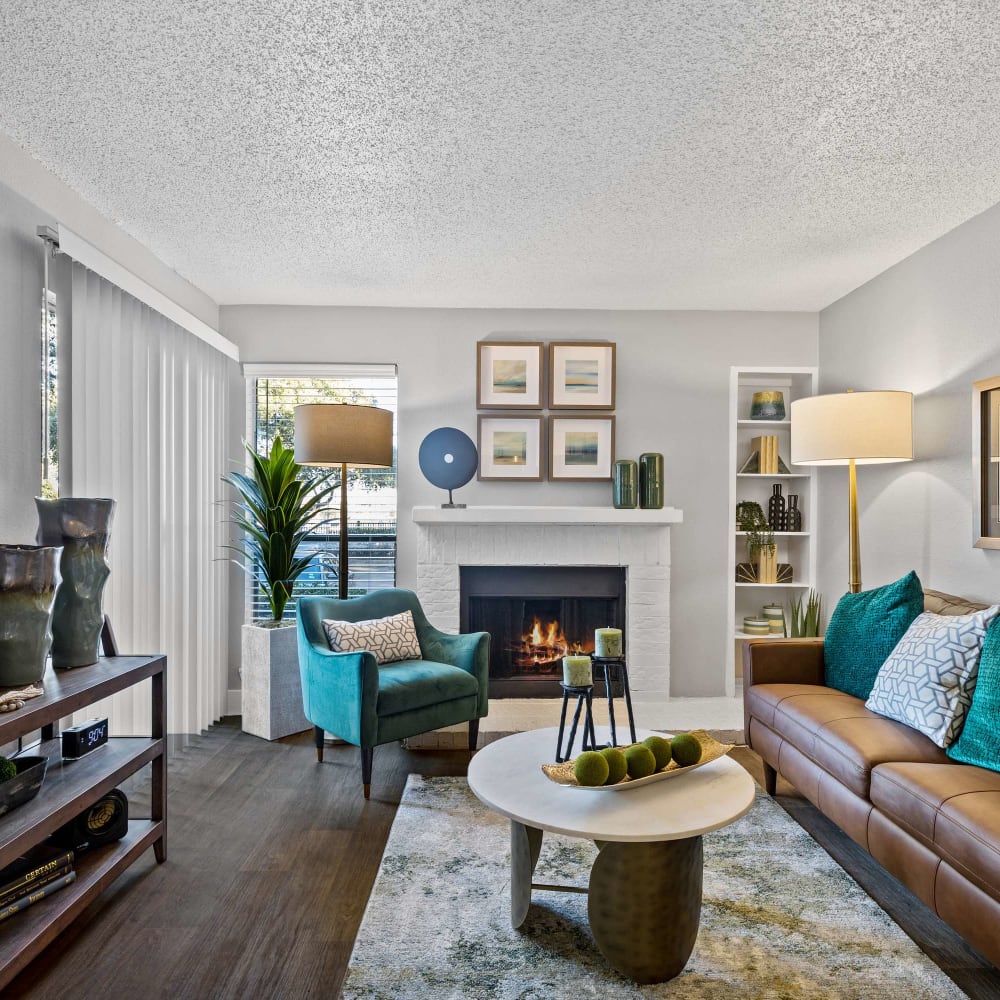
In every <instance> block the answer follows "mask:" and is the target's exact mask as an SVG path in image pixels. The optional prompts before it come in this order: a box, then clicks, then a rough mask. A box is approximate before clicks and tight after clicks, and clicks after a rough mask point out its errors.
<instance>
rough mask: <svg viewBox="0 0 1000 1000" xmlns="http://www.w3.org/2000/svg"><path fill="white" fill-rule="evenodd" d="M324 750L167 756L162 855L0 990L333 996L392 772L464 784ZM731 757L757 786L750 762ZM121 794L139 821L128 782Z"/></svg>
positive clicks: (936, 955)
mask: <svg viewBox="0 0 1000 1000" xmlns="http://www.w3.org/2000/svg"><path fill="white" fill-rule="evenodd" d="M325 757H326V759H325V761H324V763H323V764H322V765H317V764H316V758H315V751H314V749H313V746H312V736H311V733H303V734H301V735H299V736H294V737H290V738H288V739H286V740H282V741H279V742H277V743H267V742H265V741H264V740H260V739H257V738H256V737H253V736H247V735H245V734H243V733H241V732H240V730H239V727H238V724H237V720H226V722H224V723H223V724H220V725H218V726H215V727H213V729H212V730H210V731H209V732H208V733H206V734H203V735H202V736H199V737H194V738H191V739H190V740H189V741H188V742H187V743H186V745H184V746H183V747H180V748H178V749H175V750H174V751H173V752H172V753H171V757H170V775H169V789H170V810H169V815H170V826H169V855H168V859H167V862H166V863H165V864H164V865H159V866H158V865H156V864H155V862H154V861H153V858H152V852H151V851H150V852H148V856H147V857H145V858H143V859H142V860H141V861H140V862H139V863H137V864H136V865H135V866H133V867H132V868H131V869H129V871H128V872H126V873H125V875H124V876H122V877H121V878H120V879H119V880H118V881H117V882H116V883H115V884H114V885H113V886H112V887H111V888H110V889H108V890H107V891H106V892H105V893H104V895H103V896H102V897H101V898H100V899H99V900H98V902H96V903H95V904H94V905H93V906H92V907H91V908H90V910H88V911H87V912H86V913H85V914H84V915H83V916H82V917H81V918H80V919H79V920H77V921H76V922H75V923H74V924H73V925H72V926H71V927H70V928H69V929H68V930H67V931H66V932H65V933H64V934H63V936H62V937H61V938H60V940H59V941H58V942H57V943H56V944H54V945H53V946H52V947H51V948H49V949H48V950H47V951H46V952H45V953H44V954H43V955H42V956H41V957H40V958H38V959H37V960H36V961H35V962H34V963H32V965H30V966H29V967H28V968H27V969H26V970H25V971H24V972H23V973H22V974H21V975H20V976H19V977H18V978H17V979H16V980H15V981H14V982H13V983H12V984H11V985H10V987H8V989H7V990H5V991H4V992H3V996H4V997H5V998H15V997H31V998H38V1000H41V998H60V1000H63V998H65V997H77V998H81V1000H89V998H98V997H100V998H107V1000H118V998H129V1000H146V998H160V997H163V998H167V997H169V998H175V1000H186V998H198V1000H207V998H211V1000H215V998H241V1000H242V998H254V1000H257V998H260V1000H268V998H285V997H288V998H301V997H336V996H338V995H339V992H340V987H341V984H342V982H343V978H344V975H345V972H346V969H347V962H348V959H349V957H350V954H351V948H352V945H353V941H354V937H355V934H356V932H357V929H358V926H359V925H360V922H361V918H362V914H363V913H364V908H365V903H366V901H367V899H368V895H369V892H370V890H371V887H372V883H373V882H374V879H375V875H376V873H377V871H378V866H379V862H380V860H381V856H382V849H383V847H384V845H385V841H386V838H387V837H388V833H389V828H390V827H391V825H392V820H393V816H394V815H395V811H396V806H397V804H398V802H399V799H400V797H401V795H402V791H403V786H404V784H405V782H406V776H407V774H409V773H410V772H417V773H419V774H424V775H464V774H465V770H466V767H467V765H468V761H469V754H468V753H464V752H461V751H454V750H450V751H407V750H405V749H403V748H402V747H400V746H398V745H395V744H392V745H388V746H385V747H380V748H378V750H377V751H376V754H375V773H374V780H373V784H372V797H371V799H370V800H369V801H368V802H366V801H365V800H364V799H363V798H362V795H361V778H360V773H359V771H360V767H359V761H358V751H357V749H355V748H353V747H348V746H342V745H340V746H335V747H328V748H327V749H326V753H325ZM736 757H737V759H738V760H739V761H740V763H741V764H743V765H744V766H745V767H746V768H747V769H748V770H749V771H750V772H751V773H752V774H753V775H754V776H755V778H757V780H758V781H760V778H761V774H760V762H759V759H758V758H757V757H756V755H754V754H753V753H751V752H750V751H748V750H745V749H740V750H737V751H736ZM127 791H128V793H129V794H130V802H131V804H132V806H133V814H135V815H139V814H140V812H141V809H142V806H143V799H144V789H143V788H142V787H141V786H136V787H135V788H129V789H127ZM779 796H780V799H779V801H781V803H782V805H783V806H784V807H785V808H786V809H787V810H788V811H789V813H790V814H791V815H792V816H794V817H795V818H796V819H797V820H798V821H799V822H800V823H801V824H802V825H803V826H804V827H805V828H806V829H807V830H809V832H810V833H811V834H812V835H813V836H814V837H815V838H816V839H817V840H818V841H819V842H820V843H821V844H823V846H824V847H825V848H826V849H827V850H828V851H829V852H830V853H831V854H832V855H833V856H834V857H835V858H836V859H837V860H838V861H839V862H840V863H841V864H842V865H843V866H844V867H845V868H846V869H847V870H848V871H849V872H850V873H851V874H852V875H853V876H854V877H855V878H856V879H857V880H858V881H859V882H860V883H861V884H862V885H863V886H864V887H865V888H866V889H867V890H868V891H869V892H870V893H871V894H872V895H874V896H875V898H876V899H878V901H879V902H880V903H881V904H882V905H883V906H884V907H885V908H886V909H887V910H888V911H889V913H890V914H891V915H892V916H893V918H894V919H895V920H896V921H897V922H898V923H900V925H901V926H903V927H904V929H905V930H907V932H908V933H910V935H911V936H912V937H914V939H915V940H917V942H918V943H919V944H920V945H921V946H922V947H923V948H924V950H925V951H927V952H928V954H930V956H931V957H932V958H933V959H934V960H935V961H936V962H937V963H938V964H939V965H940V966H941V967H942V968H943V969H944V970H945V972H947V973H948V974H949V975H950V976H951V977H952V978H953V979H954V980H955V982H956V983H957V984H958V985H959V986H960V987H961V988H962V989H963V990H965V992H966V993H967V994H968V995H969V996H970V997H972V998H973V1000H990V998H994V1000H995V998H1000V972H998V971H997V970H996V969H994V968H993V967H992V966H990V965H988V964H987V963H985V962H984V961H983V960H982V959H980V958H979V957H978V956H977V955H976V954H975V953H974V952H972V951H971V950H970V949H969V948H968V947H967V946H965V945H964V944H963V942H962V941H961V940H960V939H959V938H958V937H957V936H956V935H955V934H953V933H952V932H951V931H950V930H949V929H948V928H947V927H946V926H945V925H944V924H942V923H941V921H939V920H938V919H937V918H936V917H935V916H934V915H933V914H931V913H930V912H929V911H927V910H926V908H924V907H923V906H922V904H920V903H919V902H917V901H916V900H915V898H914V897H913V896H911V895H910V893H909V892H907V891H906V890H905V889H903V888H902V887H901V886H899V884H898V883H897V882H895V880H893V879H892V878H891V877H890V876H888V875H885V874H884V873H883V872H882V870H881V868H879V867H878V865H876V864H875V863H874V862H872V861H871V859H870V858H868V856H867V854H865V853H864V852H863V851H862V850H861V849H860V848H858V847H856V846H855V845H854V844H853V842H852V841H850V840H849V839H848V838H847V837H846V836H844V835H843V834H841V833H840V831H839V830H837V829H836V828H835V827H833V826H832V824H830V823H828V822H827V821H826V820H825V819H824V818H823V817H822V816H821V815H820V814H819V813H818V812H816V810H815V809H813V808H812V807H811V806H810V805H809V804H808V803H807V802H805V801H804V800H802V799H799V798H796V797H795V796H794V793H793V792H792V790H791V789H790V788H789V787H788V786H783V785H782V786H779ZM0 932H2V931H0Z"/></svg>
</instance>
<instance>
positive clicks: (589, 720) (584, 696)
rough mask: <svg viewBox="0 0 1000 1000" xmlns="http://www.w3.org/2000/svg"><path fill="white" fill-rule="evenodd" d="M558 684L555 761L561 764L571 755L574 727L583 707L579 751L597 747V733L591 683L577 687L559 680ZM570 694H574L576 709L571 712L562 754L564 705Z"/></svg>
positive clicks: (564, 723)
mask: <svg viewBox="0 0 1000 1000" xmlns="http://www.w3.org/2000/svg"><path fill="white" fill-rule="evenodd" d="M559 686H560V687H561V688H562V692H563V698H562V712H561V713H560V715H559V736H558V739H557V740H556V763H557V764H562V763H563V761H567V760H569V759H570V757H572V756H573V743H574V741H575V740H576V729H577V726H578V725H579V724H580V713H581V711H583V709H584V708H586V714H585V715H584V719H583V735H582V736H581V739H580V749H581V752H582V751H584V750H596V749H597V734H596V733H595V732H594V711H593V697H594V686H593V684H587V685H581V686H579V687H578V686H576V685H573V684H564V683H563V682H562V681H560V682H559ZM571 694H575V695H576V711H575V712H574V713H573V723H572V725H571V726H570V729H569V740H568V742H567V744H566V753H565V754H563V752H562V744H563V732H564V731H565V729H566V706H567V705H568V704H569V696H570V695H571ZM588 736H589V737H590V744H589V745H588V744H587V737H588Z"/></svg>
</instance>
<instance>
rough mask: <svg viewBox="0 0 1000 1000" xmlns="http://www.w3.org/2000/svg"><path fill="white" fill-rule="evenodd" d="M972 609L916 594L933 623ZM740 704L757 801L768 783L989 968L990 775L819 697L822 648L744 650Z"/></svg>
mask: <svg viewBox="0 0 1000 1000" xmlns="http://www.w3.org/2000/svg"><path fill="white" fill-rule="evenodd" d="M983 607H985V605H982V604H972V603H969V602H965V601H962V600H961V599H959V598H955V597H951V596H949V595H947V594H941V593H939V592H936V591H930V590H929V591H925V592H924V608H925V610H927V611H933V612H935V613H936V614H968V613H969V612H972V611H978V610H981V609H982V608H983ZM743 706H744V722H745V727H746V728H745V732H746V738H747V742H748V743H749V745H750V746H751V748H752V749H753V750H755V751H756V752H757V753H758V754H760V756H761V757H762V758H763V760H764V775H765V785H766V788H767V791H768V793H769V794H771V795H773V794H774V792H775V783H776V780H777V775H778V774H779V773H780V774H781V775H782V777H784V778H785V779H787V780H788V781H789V782H790V783H791V784H792V785H794V786H795V788H797V789H798V790H799V791H800V792H801V793H802V794H803V795H804V796H806V798H808V799H809V801H810V802H812V803H813V805H815V806H816V807H817V808H818V809H819V810H820V811H821V812H822V813H824V814H825V815H826V816H827V817H828V818H829V819H831V820H832V821H833V822H834V823H836V824H837V825H838V826H839V827H840V828H841V829H842V830H844V832H845V833H847V834H848V835H849V836H850V837H851V838H852V839H853V840H855V841H856V842H857V843H858V844H860V845H861V846H862V847H863V848H864V849H865V850H866V851H868V853H869V854H871V856H872V857H873V858H875V859H876V860H877V861H878V862H879V863H880V864H881V865H883V867H885V868H886V869H887V870H888V871H890V872H892V874H893V875H895V876H896V878H898V879H899V880H900V881H901V882H902V883H903V884H904V885H906V886H907V887H908V888H909V889H910V890H911V891H912V892H914V893H915V894H916V895H917V896H918V897H919V898H920V899H921V900H923V902H924V903H926V904H927V905H928V906H929V907H930V908H931V909H932V910H933V911H934V912H935V913H937V914H938V916H940V917H941V918H942V919H943V920H944V921H945V922H946V923H948V924H949V925H950V926H951V927H953V928H954V929H955V930H956V931H957V932H958V933H959V934H960V935H962V937H963V938H965V940H966V941H968V942H969V944H971V945H972V946H973V947H974V948H975V949H977V950H978V951H979V952H981V953H982V954H983V955H984V956H985V957H986V958H987V959H989V961H991V962H992V963H993V964H994V965H997V966H1000V773H997V772H995V771H989V770H986V769H984V768H980V767H973V766H971V765H968V764H959V763H956V762H954V761H952V760H951V759H950V758H949V757H948V756H947V755H946V754H945V752H944V751H943V750H941V749H940V748H939V747H937V746H935V745H934V744H933V743H932V742H931V741H930V740H929V739H928V738H927V737H926V736H924V735H923V734H922V733H919V732H917V731H916V730H915V729H910V728H908V727H907V726H904V725H902V724H901V723H898V722H893V721H892V720H890V719H885V718H883V717H882V716H880V715H876V714H874V713H873V712H869V711H868V710H867V709H866V708H865V706H864V702H863V701H862V700H861V699H859V698H855V697H853V696H852V695H848V694H843V693H842V692H840V691H836V690H834V689H833V688H828V687H825V686H824V683H823V640H822V639H774V640H749V641H748V642H747V643H746V644H745V646H744V651H743Z"/></svg>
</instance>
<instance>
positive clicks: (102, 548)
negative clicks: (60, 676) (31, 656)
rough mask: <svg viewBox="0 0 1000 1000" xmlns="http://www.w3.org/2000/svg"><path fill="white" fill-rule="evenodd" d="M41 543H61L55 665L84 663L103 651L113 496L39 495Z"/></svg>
mask: <svg viewBox="0 0 1000 1000" xmlns="http://www.w3.org/2000/svg"><path fill="white" fill-rule="evenodd" d="M35 506H36V507H37V508H38V542H39V543H40V544H42V545H61V546H62V559H61V561H60V571H61V573H62V585H61V586H60V587H59V592H58V593H57V594H56V601H55V607H54V609H53V613H52V666H53V667H55V668H56V669H59V670H68V669H69V668H71V667H85V666H89V665H90V664H92V663H96V662H97V660H98V658H99V656H100V642H101V629H102V628H103V626H104V608H103V598H104V585H105V583H106V582H107V579H108V574H109V573H110V572H111V570H110V568H109V567H108V561H107V553H108V536H109V533H110V531H111V519H112V518H113V517H114V512H115V501H114V500H107V499H104V498H92V497H63V498H61V499H59V500H45V499H42V498H41V497H35Z"/></svg>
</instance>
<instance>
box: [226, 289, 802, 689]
mask: <svg viewBox="0 0 1000 1000" xmlns="http://www.w3.org/2000/svg"><path fill="white" fill-rule="evenodd" d="M221 322H222V333H223V334H224V335H225V336H226V337H229V338H230V339H231V340H234V341H235V342H236V343H237V344H239V346H240V352H241V358H242V360H243V361H244V362H277V361H285V362H303V363H304V362H358V363H362V362H369V363H373V362H391V363H396V364H398V366H399V456H400V470H399V492H398V496H399V559H398V580H399V583H400V585H401V586H413V585H414V584H415V575H416V533H415V531H414V528H413V525H412V523H411V521H410V510H411V508H412V507H414V506H416V505H422V504H437V503H440V502H441V500H442V494H441V493H440V491H438V490H436V489H435V488H434V487H432V486H430V484H429V483H427V482H426V481H425V480H424V479H423V477H422V476H421V474H420V471H419V469H418V467H417V462H416V455H417V449H418V447H419V445H420V442H421V440H422V439H423V437H424V436H425V435H426V434H427V433H428V432H429V431H431V430H433V429H434V428H435V427H439V426H442V425H445V424H448V425H452V426H455V427H459V428H461V429H462V430H464V431H465V432H466V433H467V434H469V435H470V436H471V437H472V438H473V439H475V437H476V405H475V398H476V393H475V387H476V381H475V359H476V342H477V341H478V340H485V339H487V338H492V339H515V340H516V339H520V340H543V341H552V340H574V339H582V340H602V339H607V340H613V341H615V342H616V343H617V345H618V352H617V364H618V398H617V407H616V415H617V421H616V434H617V454H618V456H619V457H635V458H637V457H638V456H639V454H640V453H641V452H644V451H660V452H663V454H664V457H665V465H666V497H667V503H668V504H669V505H671V506H675V507H680V508H681V509H682V510H683V511H684V523H683V524H682V525H680V526H679V527H677V528H675V529H674V531H673V539H672V556H673V576H672V584H671V590H672V598H671V599H672V615H673V628H672V632H673V635H672V649H671V674H672V678H673V681H672V693H673V694H674V695H675V696H682V695H685V696H696V695H720V694H723V693H724V690H725V662H726V646H727V643H728V642H729V641H731V639H730V637H729V636H728V635H727V634H726V600H727V589H726V580H725V571H726V565H727V551H728V545H729V544H730V535H729V527H730V521H731V520H732V518H731V516H730V514H729V511H728V509H727V508H728V503H729V501H728V476H729V472H730V470H729V469H728V468H727V466H728V424H729V397H728V392H729V366H730V365H734V364H737V365H761V364H763V365H769V364H773V365H775V366H785V365H814V364H816V361H817V351H818V341H817V316H816V315H815V314H812V313H739V312H729V313H726V312H638V311H630V312H625V311H622V312H599V311H569V310H502V309H501V310H459V309H365V308H323V307H301V306H300V307H296V306H223V307H222V309H221ZM459 499H460V500H461V501H463V502H465V503H468V504H479V505H482V504H490V503H496V504H553V505H555V504H576V505H608V504H610V502H611V489H610V484H583V483H581V484H561V483H541V484H527V483H477V482H475V481H474V482H472V483H470V484H469V485H468V486H467V487H465V488H464V489H463V490H461V491H460V496H459Z"/></svg>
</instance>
